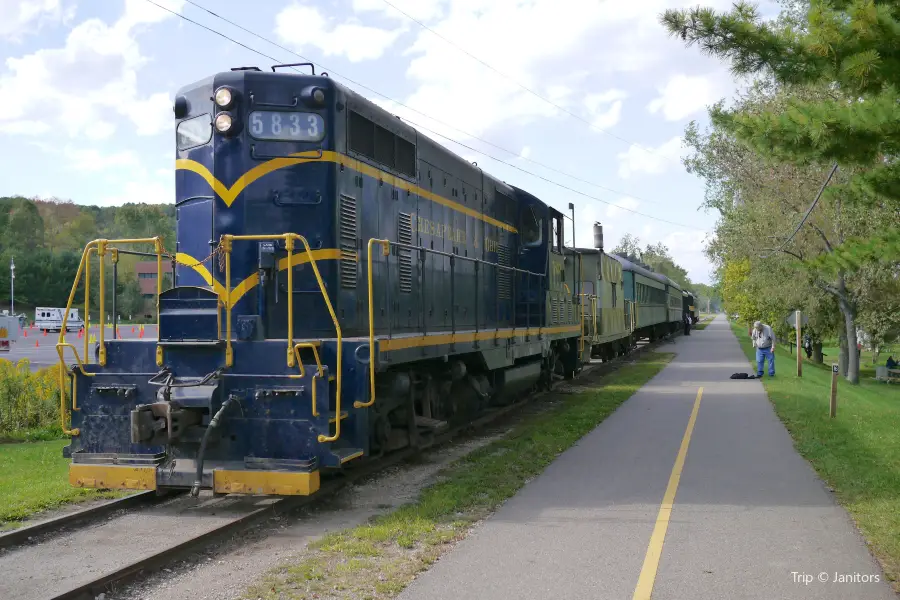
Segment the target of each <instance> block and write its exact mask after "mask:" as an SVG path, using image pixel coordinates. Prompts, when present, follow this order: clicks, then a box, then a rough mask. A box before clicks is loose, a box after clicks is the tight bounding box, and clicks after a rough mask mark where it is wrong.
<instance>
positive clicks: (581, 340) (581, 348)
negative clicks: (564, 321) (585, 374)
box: [578, 293, 587, 360]
mask: <svg viewBox="0 0 900 600" xmlns="http://www.w3.org/2000/svg"><path fill="white" fill-rule="evenodd" d="M578 295H579V296H581V302H579V304H581V337H580V338H578V346H579V347H578V352H579V354H584V299H585V297H586V296H587V294H583V293H582V294H578ZM579 360H581V359H579Z"/></svg>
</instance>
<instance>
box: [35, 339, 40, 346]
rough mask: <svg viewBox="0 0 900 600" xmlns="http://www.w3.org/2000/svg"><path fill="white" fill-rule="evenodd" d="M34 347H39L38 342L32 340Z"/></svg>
mask: <svg viewBox="0 0 900 600" xmlns="http://www.w3.org/2000/svg"><path fill="white" fill-rule="evenodd" d="M34 347H35V348H40V344H39V343H38V341H37V340H34Z"/></svg>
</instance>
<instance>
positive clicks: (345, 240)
mask: <svg viewBox="0 0 900 600" xmlns="http://www.w3.org/2000/svg"><path fill="white" fill-rule="evenodd" d="M339 222H340V248H341V287H342V288H347V289H355V288H356V280H357V274H356V268H357V260H356V240H357V233H356V198H351V197H350V196H344V195H343V194H341V206H340V219H339Z"/></svg>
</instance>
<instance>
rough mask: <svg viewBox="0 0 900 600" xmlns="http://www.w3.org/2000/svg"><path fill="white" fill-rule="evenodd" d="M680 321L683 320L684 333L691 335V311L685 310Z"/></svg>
mask: <svg viewBox="0 0 900 600" xmlns="http://www.w3.org/2000/svg"><path fill="white" fill-rule="evenodd" d="M682 321H684V335H691V313H688V312H685V313H684V316H683V318H682Z"/></svg>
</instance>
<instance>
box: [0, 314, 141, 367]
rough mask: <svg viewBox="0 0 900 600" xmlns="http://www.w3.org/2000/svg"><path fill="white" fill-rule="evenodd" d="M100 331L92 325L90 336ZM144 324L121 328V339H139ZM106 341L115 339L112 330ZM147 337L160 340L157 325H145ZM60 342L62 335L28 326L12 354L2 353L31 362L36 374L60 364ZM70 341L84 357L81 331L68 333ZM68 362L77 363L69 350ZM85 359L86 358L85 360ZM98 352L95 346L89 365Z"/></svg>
mask: <svg viewBox="0 0 900 600" xmlns="http://www.w3.org/2000/svg"><path fill="white" fill-rule="evenodd" d="M99 331H100V328H99V327H98V326H96V325H93V326H91V328H90V330H89V331H88V335H93V336H99ZM140 335H141V334H140V325H120V326H119V337H121V338H122V339H135V338H139V337H140ZM104 337H105V338H106V339H112V337H113V330H112V327H107V328H106V331H105V333H104ZM144 338H145V339H156V325H144ZM58 340H59V334H58V333H48V334H47V335H44V334H43V333H42V332H41V331H40V330H39V329H36V328H35V329H32V328H31V327H27V328H25V329H24V330H20V331H19V339H18V341H16V342H14V343H13V344H12V345H11V348H10V351H9V352H4V353H0V359H5V360H10V361H12V362H18V361H20V360H22V359H28V361H29V363H30V367H31V370H33V371H36V370H38V369H43V368H46V367H49V366H51V365H54V364H56V363H58V362H59V356H58V355H57V353H56V342H57V341H58ZM66 341H67V342H68V343H70V344H72V345H74V346H75V347H76V348H78V354H79V355H82V354H84V338H81V337H79V336H78V333H77V332H70V333H67V334H66ZM65 357H66V362H67V363H71V362H75V357H74V356H73V355H72V350H71V349H66V354H65ZM81 358H82V360H84V359H85V357H84V356H82V357H81ZM93 360H94V351H93V344H91V351H90V352H89V353H88V357H87V361H86V362H93Z"/></svg>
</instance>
